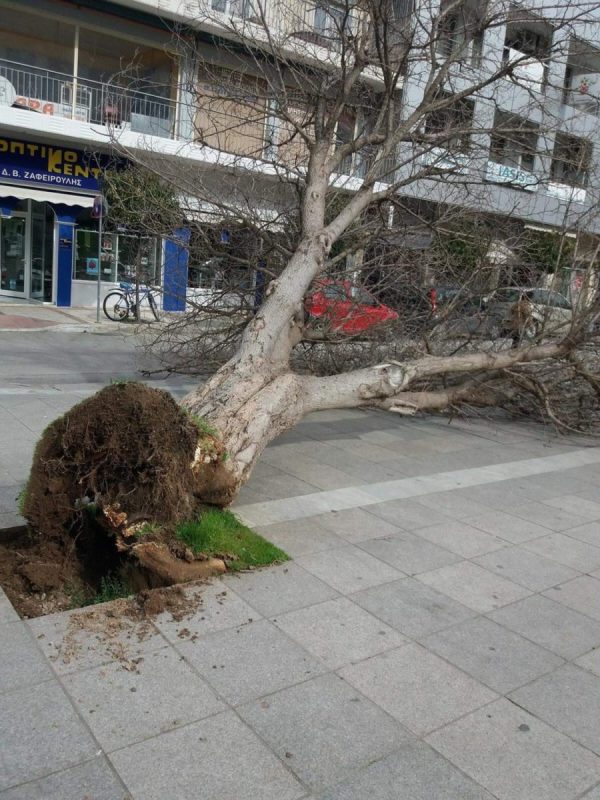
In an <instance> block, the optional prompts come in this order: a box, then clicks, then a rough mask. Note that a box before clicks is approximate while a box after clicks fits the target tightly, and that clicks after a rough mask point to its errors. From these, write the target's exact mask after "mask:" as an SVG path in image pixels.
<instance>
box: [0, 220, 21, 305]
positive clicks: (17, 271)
mask: <svg viewBox="0 0 600 800" xmlns="http://www.w3.org/2000/svg"><path fill="white" fill-rule="evenodd" d="M26 254H27V215H26V214H16V213H15V214H13V215H12V216H11V217H2V219H0V289H1V290H2V291H4V292H10V294H12V295H15V296H16V297H19V296H20V297H25V296H26V292H27V291H28V287H27V285H26V263H25V262H26ZM27 277H28V276H27Z"/></svg>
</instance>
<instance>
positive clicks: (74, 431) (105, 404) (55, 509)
mask: <svg viewBox="0 0 600 800" xmlns="http://www.w3.org/2000/svg"><path fill="white" fill-rule="evenodd" d="M197 443H198V429H197V427H196V426H195V425H194V423H193V421H192V420H191V419H190V418H189V417H188V415H187V414H186V413H185V412H184V411H183V410H182V409H181V408H180V407H179V405H178V404H177V403H176V402H175V400H174V399H173V398H172V397H171V395H169V394H168V393H167V392H164V391H161V390H159V389H153V388H150V387H148V386H146V385H145V384H141V383H134V382H127V383H116V384H112V385H111V386H107V387H106V388H104V389H102V390H101V391H99V392H98V393H97V394H95V395H94V396H93V397H90V398H88V399H87V400H84V401H83V402H82V403H79V404H78V405H77V406H75V407H74V408H72V409H71V410H70V411H68V412H67V413H66V414H65V415H64V416H62V417H60V418H59V419H57V420H55V422H53V423H52V424H51V425H49V426H48V428H46V430H45V431H44V433H43V434H42V437H41V439H40V441H39V442H38V445H37V447H36V450H35V454H34V457H33V464H32V468H31V474H30V478H29V482H28V484H27V490H26V496H25V499H24V503H23V514H24V516H25V518H26V519H27V520H28V521H29V522H30V523H31V525H32V526H33V528H34V529H35V530H36V531H39V532H40V533H42V534H43V535H44V536H45V537H49V538H59V539H62V538H63V537H64V536H65V532H66V531H69V530H71V529H73V527H77V525H78V521H79V518H81V517H82V516H83V515H84V514H85V513H86V506H89V505H92V504H95V506H96V507H98V508H99V509H101V510H107V509H114V510H118V512H120V513H123V514H125V515H126V517H127V519H128V520H129V522H136V521H138V520H140V519H151V520H156V521H158V522H167V521H169V522H172V521H173V520H175V521H176V520H179V519H184V518H186V517H189V516H190V515H191V514H192V513H193V511H194V508H193V503H194V493H193V489H194V478H193V474H192V468H191V467H192V462H193V460H194V454H195V451H196V446H197Z"/></svg>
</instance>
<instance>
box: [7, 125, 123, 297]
mask: <svg viewBox="0 0 600 800" xmlns="http://www.w3.org/2000/svg"><path fill="white" fill-rule="evenodd" d="M106 163H108V158H107V157H106V156H96V155H93V156H92V155H87V154H85V153H83V152H81V151H80V150H76V149H73V148H68V147H60V146H57V145H50V144H41V143H37V142H29V141H23V140H18V139H9V138H0V294H2V295H4V296H8V297H15V298H23V299H31V300H43V301H45V302H52V303H56V304H57V305H60V306H69V305H71V282H72V263H73V255H74V244H75V228H76V225H77V219H78V217H79V216H80V215H81V214H82V213H83V212H85V211H86V209H87V210H88V213H89V209H90V208H91V207H92V205H93V202H94V196H95V195H96V194H97V193H98V190H99V178H100V175H101V171H102V167H103V166H104V165H105V164H106Z"/></svg>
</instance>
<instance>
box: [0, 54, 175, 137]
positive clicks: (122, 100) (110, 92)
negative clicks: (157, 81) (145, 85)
mask: <svg viewBox="0 0 600 800" xmlns="http://www.w3.org/2000/svg"><path fill="white" fill-rule="evenodd" d="M0 77H2V78H4V79H5V81H4V92H3V97H4V102H8V101H9V100H10V101H11V104H12V105H13V106H17V107H18V106H22V107H23V108H28V109H30V110H32V111H35V112H38V113H40V114H48V115H50V116H55V117H62V118H63V119H75V120H79V121H80V122H89V123H93V124H96V125H107V126H114V127H116V128H120V129H129V130H131V131H134V132H136V133H145V134H148V135H150V136H160V137H162V138H166V139H172V138H175V137H176V132H175V119H176V114H175V102H174V101H172V100H169V99H168V98H165V97H160V96H158V95H153V94H149V93H147V92H144V91H141V90H138V89H137V88H135V87H134V86H117V85H114V84H109V83H100V82H98V81H91V80H88V79H87V78H76V77H74V76H72V75H66V74H64V73H61V72H54V71H51V70H46V69H40V68H38V67H32V66H28V65H26V64H19V63H17V62H14V61H6V60H4V59H0ZM7 84H8V85H7Z"/></svg>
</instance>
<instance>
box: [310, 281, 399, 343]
mask: <svg viewBox="0 0 600 800" xmlns="http://www.w3.org/2000/svg"><path fill="white" fill-rule="evenodd" d="M304 308H305V315H306V323H307V325H308V326H309V327H312V328H314V329H317V328H318V329H325V330H329V331H334V332H338V333H339V332H341V333H345V334H348V335H356V334H359V333H364V332H365V331H368V330H370V329H373V328H375V327H376V326H378V325H382V324H383V323H385V322H391V321H393V320H396V319H398V314H397V312H396V311H394V310H393V309H392V308H390V307H389V306H386V305H384V304H383V303H380V302H379V301H378V300H377V299H376V298H375V297H374V296H373V295H372V294H371V293H370V292H368V291H367V290H366V289H363V288H360V287H353V286H352V284H351V282H350V281H335V280H330V279H325V278H324V279H322V280H320V281H318V282H317V283H316V284H315V286H314V288H313V290H312V291H311V293H310V294H309V295H308V297H307V299H306V301H305V305H304Z"/></svg>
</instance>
